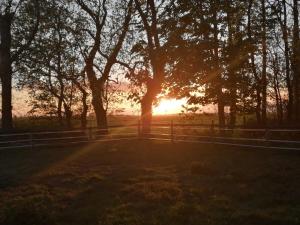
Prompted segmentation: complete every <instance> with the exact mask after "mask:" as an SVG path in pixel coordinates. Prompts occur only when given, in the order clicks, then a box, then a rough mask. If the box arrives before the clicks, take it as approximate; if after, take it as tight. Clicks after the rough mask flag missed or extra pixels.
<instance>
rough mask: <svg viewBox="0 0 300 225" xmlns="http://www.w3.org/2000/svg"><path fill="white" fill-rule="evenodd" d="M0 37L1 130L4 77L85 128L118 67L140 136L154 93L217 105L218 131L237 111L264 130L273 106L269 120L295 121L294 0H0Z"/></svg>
mask: <svg viewBox="0 0 300 225" xmlns="http://www.w3.org/2000/svg"><path fill="white" fill-rule="evenodd" d="M0 35H1V42H0V75H1V86H2V128H3V129H6V130H7V129H11V128H12V126H13V123H12V102H11V101H12V94H11V93H12V92H11V91H12V84H13V83H14V84H16V85H17V86H18V88H20V89H26V90H27V91H28V92H29V94H30V96H31V103H32V106H33V110H38V109H39V110H41V111H43V113H51V114H53V115H55V116H56V117H57V118H58V121H59V122H60V124H61V125H67V126H68V127H71V126H72V123H71V121H72V117H73V116H74V115H75V114H80V119H81V126H82V127H83V128H85V127H86V126H87V114H88V111H89V108H90V107H89V105H90V103H91V105H92V106H93V111H94V114H95V116H96V120H97V126H98V127H101V128H107V126H108V124H107V105H108V101H109V100H110V97H109V96H113V92H114V91H115V89H114V88H115V87H114V86H113V85H111V84H112V83H114V82H116V83H117V79H116V74H120V73H122V74H123V76H124V77H126V78H127V82H129V85H131V86H134V87H136V88H134V90H135V91H134V92H132V93H131V94H129V96H130V97H131V98H133V99H134V100H136V101H137V102H139V103H140V104H141V120H142V131H143V133H149V132H150V125H151V119H152V107H153V104H155V103H156V101H157V97H159V96H161V95H168V96H170V97H175V98H187V99H188V104H189V105H190V106H191V108H193V110H194V109H195V107H198V106H200V105H207V104H214V105H217V109H218V118H219V125H220V126H221V127H225V126H226V125H227V126H230V127H235V126H236V124H237V118H238V115H240V114H243V115H246V114H254V115H255V118H256V122H257V124H258V125H259V126H267V125H268V123H269V122H270V121H271V120H272V119H273V118H270V116H269V115H270V112H271V111H272V110H273V109H274V110H273V111H274V113H276V120H277V122H278V124H284V123H288V124H297V123H298V124H299V123H300V116H299V113H300V69H299V68H300V67H299V66H300V57H299V55H300V40H299V38H300V37H299V2H298V1H297V0H274V1H268V0H247V1H237V0H228V1H224V0H197V1H196V0H192V1H184V0H147V1H141V0H126V1H122V3H118V4H116V2H115V1H113V0H87V1H83V0H68V1H63V0H45V1H43V4H41V2H40V1H37V0H19V1H17V0H5V1H1V3H0ZM13 74H15V75H14V79H15V80H14V82H12V81H13V80H12V75H13ZM125 74H126V75H125ZM110 91H111V92H112V95H110V94H109V92H110Z"/></svg>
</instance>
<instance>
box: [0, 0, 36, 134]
mask: <svg viewBox="0 0 300 225" xmlns="http://www.w3.org/2000/svg"><path fill="white" fill-rule="evenodd" d="M39 12H40V10H39V1H38V0H27V1H26V0H19V1H14V0H6V1H5V0H4V1H1V3H0V37H1V42H0V78H1V84H2V128H3V129H4V130H10V129H12V128H13V121H12V75H13V64H14V63H16V62H17V61H18V60H19V59H20V58H21V57H26V56H27V54H28V52H26V51H27V50H28V49H29V47H30V45H31V43H32V41H33V40H34V37H35V35H36V33H37V31H38V26H39V19H40V13H39ZM33 20H34V22H33ZM24 24H26V25H24Z"/></svg>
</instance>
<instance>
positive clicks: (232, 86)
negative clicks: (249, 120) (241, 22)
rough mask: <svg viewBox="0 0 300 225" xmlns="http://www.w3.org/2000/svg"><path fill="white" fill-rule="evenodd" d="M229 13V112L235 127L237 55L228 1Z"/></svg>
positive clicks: (230, 122)
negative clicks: (235, 63)
mask: <svg viewBox="0 0 300 225" xmlns="http://www.w3.org/2000/svg"><path fill="white" fill-rule="evenodd" d="M227 4H228V9H227V10H228V12H227V23H228V49H229V50H228V55H229V56H228V62H229V65H228V81H229V96H230V100H229V101H230V103H229V106H230V112H229V126H230V127H235V124H236V113H237V106H236V103H237V79H236V72H235V65H234V61H235V58H236V57H235V53H234V52H233V51H234V50H233V48H234V43H233V41H234V40H233V39H234V37H233V35H234V32H233V19H232V17H233V15H232V7H231V6H232V5H231V4H232V2H231V1H228V3H227Z"/></svg>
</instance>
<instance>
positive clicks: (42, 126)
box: [14, 114, 255, 130]
mask: <svg viewBox="0 0 300 225" xmlns="http://www.w3.org/2000/svg"><path fill="white" fill-rule="evenodd" d="M107 119H108V124H109V126H114V125H133V124H137V123H138V121H139V120H140V117H139V116H133V115H116V116H114V115H109V116H108V118H107ZM245 119H246V121H247V126H250V127H251V126H252V125H253V124H255V119H254V117H253V116H252V115H247V116H246V117H245ZM171 121H173V122H174V123H178V124H207V125H211V124H212V121H214V123H215V124H216V125H217V124H218V116H217V115H216V114H197V115H194V116H187V115H185V116H183V115H160V116H159V115H157V116H153V123H154V124H170V123H171ZM14 125H15V128H16V129H17V130H51V129H54V130H55V129H65V128H66V126H61V125H60V124H59V123H58V120H57V119H56V118H50V117H49V118H46V117H20V118H15V120H14ZM72 125H73V127H74V128H79V127H80V120H79V119H78V118H77V119H75V118H74V119H73V120H72ZM237 125H243V116H242V115H239V116H238V118H237ZM95 126H96V121H95V118H93V117H89V118H88V127H95Z"/></svg>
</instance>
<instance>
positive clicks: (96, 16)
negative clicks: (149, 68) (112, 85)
mask: <svg viewBox="0 0 300 225" xmlns="http://www.w3.org/2000/svg"><path fill="white" fill-rule="evenodd" d="M76 3H77V4H78V6H80V8H81V10H82V11H83V12H85V13H86V14H87V15H88V17H89V24H88V25H87V26H86V27H91V26H90V24H92V25H93V28H91V29H85V30H86V32H87V35H88V36H90V37H91V38H92V40H91V41H90V42H92V44H91V45H89V46H87V47H86V48H85V50H86V51H84V52H83V54H84V58H85V68H84V71H85V73H86V75H87V78H88V81H89V87H90V90H91V94H92V105H93V107H94V111H95V114H96V119H97V125H98V127H100V128H105V129H106V128H107V118H106V110H105V107H104V102H103V95H104V93H105V83H106V82H107V80H108V79H109V77H110V75H111V74H110V72H111V70H112V67H113V66H114V65H115V64H116V63H117V62H118V60H117V57H118V54H119V52H120V51H121V49H122V46H123V42H124V40H125V37H126V34H127V31H128V28H129V24H130V20H131V15H132V10H133V9H132V3H133V0H129V2H127V3H126V5H125V4H123V5H122V6H123V8H122V7H121V9H120V11H119V13H122V15H120V17H119V18H121V22H120V21H114V22H119V23H118V25H119V26H120V27H117V28H116V24H113V25H112V26H111V27H109V26H105V25H109V24H108V22H109V21H108V20H109V18H108V16H109V13H108V10H107V5H108V3H107V1H106V0H102V1H94V0H90V1H82V0H76ZM111 4H114V3H113V2H111ZM124 6H125V9H124ZM115 13H116V12H115ZM80 16H81V15H80ZM113 16H115V15H112V16H111V18H112V17H113ZM122 20H123V21H122ZM118 31H119V32H118ZM102 38H105V41H106V42H104V41H103V40H102ZM109 40H110V41H112V42H109ZM102 48H104V49H105V50H107V52H105V51H104V50H103V49H102ZM99 55H100V56H102V57H103V58H104V59H105V62H104V63H103V64H102V65H101V66H102V67H99V66H97V65H96V59H97V57H98V56H99ZM95 68H97V70H98V71H99V72H100V73H101V75H100V77H99V75H97V73H96V71H95Z"/></svg>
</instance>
